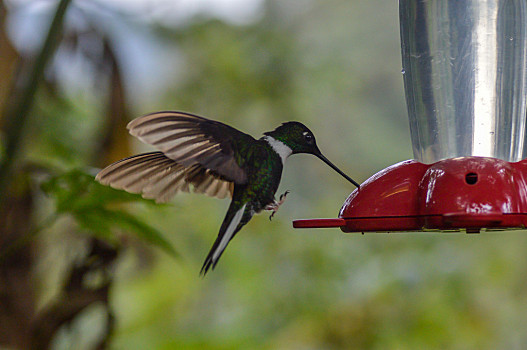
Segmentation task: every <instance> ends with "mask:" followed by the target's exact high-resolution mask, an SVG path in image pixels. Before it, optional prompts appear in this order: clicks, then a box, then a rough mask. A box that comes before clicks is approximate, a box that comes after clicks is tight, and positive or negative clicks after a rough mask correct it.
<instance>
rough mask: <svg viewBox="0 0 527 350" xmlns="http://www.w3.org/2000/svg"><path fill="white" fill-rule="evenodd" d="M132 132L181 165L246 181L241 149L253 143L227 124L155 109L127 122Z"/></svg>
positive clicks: (240, 181) (252, 139)
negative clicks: (155, 110)
mask: <svg viewBox="0 0 527 350" xmlns="http://www.w3.org/2000/svg"><path fill="white" fill-rule="evenodd" d="M128 129H129V130H130V134H132V135H133V136H135V137H137V138H139V139H140V140H141V141H143V142H145V143H148V144H151V145H153V146H155V147H156V148H157V149H159V150H160V151H161V152H163V153H164V154H165V155H166V156H167V157H168V158H170V159H172V160H174V161H176V162H177V163H178V164H180V165H182V166H185V167H191V166H195V165H198V166H200V167H201V168H204V169H208V170H210V171H212V172H213V173H214V174H216V175H217V176H220V177H221V178H223V179H225V180H227V181H231V182H234V183H239V184H242V183H245V182H247V173H246V171H245V170H244V169H243V164H242V162H243V157H242V156H241V155H240V150H241V149H243V148H244V145H248V144H250V143H251V142H254V141H255V140H254V138H253V137H252V136H250V135H247V134H245V133H242V132H241V131H238V130H236V129H234V128H232V127H230V126H228V125H226V124H223V123H220V122H217V121H214V120H209V119H206V118H203V117H199V116H196V115H192V114H188V113H183V112H171V111H166V112H156V113H152V114H147V115H145V116H143V117H140V118H137V119H135V120H133V121H131V122H130V123H129V124H128Z"/></svg>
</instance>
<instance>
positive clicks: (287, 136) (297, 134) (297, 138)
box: [264, 122, 359, 187]
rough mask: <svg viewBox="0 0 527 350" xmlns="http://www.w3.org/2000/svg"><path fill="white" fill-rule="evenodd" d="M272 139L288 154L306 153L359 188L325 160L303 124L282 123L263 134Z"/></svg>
mask: <svg viewBox="0 0 527 350" xmlns="http://www.w3.org/2000/svg"><path fill="white" fill-rule="evenodd" d="M264 134H265V135H266V136H270V137H272V138H273V139H275V140H277V141H280V142H281V143H283V144H284V145H285V146H287V147H288V148H290V149H291V152H290V153H289V154H291V153H292V154H295V153H308V154H312V155H314V156H316V157H318V158H319V159H320V160H322V161H323V162H324V163H326V164H327V165H329V166H330V167H331V168H332V169H333V170H335V171H336V172H338V173H339V174H340V175H342V176H343V177H344V178H346V180H348V181H349V182H351V183H352V184H354V185H355V186H357V187H359V184H358V183H357V182H355V181H354V180H353V179H351V178H350V177H349V176H348V175H346V174H344V173H343V172H342V171H341V170H340V169H339V168H337V167H336V166H335V165H334V164H333V163H331V162H330V161H329V159H327V158H326V157H325V156H324V155H323V154H322V152H320V149H319V148H318V146H317V143H316V141H315V135H313V133H312V132H311V130H309V129H308V128H307V127H306V126H305V125H304V124H302V123H299V122H287V123H283V124H282V125H280V126H279V127H277V128H276V129H274V130H273V131H269V132H266V133H264Z"/></svg>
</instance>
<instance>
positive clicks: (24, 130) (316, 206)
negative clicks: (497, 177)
mask: <svg viewBox="0 0 527 350" xmlns="http://www.w3.org/2000/svg"><path fill="white" fill-rule="evenodd" d="M58 4H59V2H58V1H51V0H0V77H1V79H0V113H1V114H0V127H1V133H0V138H1V140H2V148H1V149H0V151H1V152H2V153H1V155H2V166H3V168H2V169H0V213H1V217H2V219H1V220H0V230H1V231H0V347H2V348H7V349H18V348H23V349H26V348H35V349H45V348H52V349H104V348H110V349H423V348H427V349H497V348H500V349H522V348H525V347H526V346H527V332H525V330H526V329H527V283H526V282H527V281H526V279H527V278H526V276H527V258H526V257H525V255H526V254H525V247H527V236H526V235H525V232H523V231H509V232H485V233H481V234H479V235H467V234H462V233H405V234H385V233H378V234H377V233H373V234H371V233H370V234H365V235H360V234H343V233H342V232H341V231H340V230H338V229H313V230H295V229H293V228H292V225H291V221H292V220H294V219H299V218H314V217H329V218H330V217H336V216H337V215H338V211H339V209H340V207H341V205H342V203H343V202H344V200H345V199H346V198H347V196H348V195H349V193H350V192H351V191H352V190H353V189H354V188H353V187H351V185H350V184H349V183H348V182H347V181H345V180H344V179H343V178H341V177H340V176H339V175H338V174H336V173H334V172H333V171H332V170H331V169H329V168H328V167H327V166H326V165H325V164H323V163H322V162H320V161H319V160H318V159H316V158H315V157H312V156H308V155H298V156H294V157H291V158H289V160H288V163H287V165H286V167H285V171H284V173H283V178H282V183H281V186H280V189H279V191H278V193H282V192H284V191H285V190H290V191H291V193H290V195H289V196H288V198H287V201H286V202H285V204H284V205H283V206H282V207H281V208H280V210H279V212H278V213H277V215H275V217H274V218H273V221H272V222H269V220H268V215H266V214H264V215H260V216H256V217H255V218H253V220H252V221H251V222H250V223H249V224H248V225H247V226H246V227H245V228H244V229H243V230H242V231H241V232H240V234H239V235H238V236H237V238H236V239H234V240H233V241H232V242H231V244H230V245H229V247H228V249H227V251H226V253H225V254H224V256H223V257H222V259H221V262H220V263H219V264H218V266H217V268H216V269H215V270H214V271H213V272H212V273H209V274H208V275H207V276H206V278H200V277H199V269H200V267H201V264H202V262H203V260H204V258H205V256H206V254H207V252H208V251H209V249H210V246H211V245H212V243H213V241H214V239H215V238H216V235H217V232H218V230H219V226H220V224H221V221H222V220H223V216H224V213H225V211H226V209H227V206H228V203H229V201H228V200H218V199H214V198H209V197H206V196H200V195H195V194H186V193H183V194H178V195H177V196H176V197H175V198H174V200H173V201H172V202H170V203H169V204H164V205H157V204H155V203H153V202H151V201H147V200H143V199H141V198H140V197H139V196H136V195H129V194H126V193H124V192H120V191H116V190H112V189H109V188H107V187H104V186H100V185H98V184H97V183H95V182H94V181H93V176H94V174H96V172H97V170H98V169H100V168H101V167H104V166H105V165H108V164H109V163H111V162H113V161H116V160H118V159H120V158H124V157H126V156H129V155H132V154H135V153H139V152H142V151H148V150H151V148H148V147H147V146H145V145H142V144H140V143H139V142H137V140H134V139H132V137H130V136H129V135H128V133H127V131H126V128H125V126H126V124H127V122H128V121H129V120H131V119H133V118H136V117H138V116H141V115H143V114H146V113H149V112H153V111H158V110H181V111H187V112H192V113H195V114H198V115H202V116H205V117H208V118H212V119H216V120H219V121H222V122H225V123H227V124H230V125H232V126H234V127H236V128H238V129H240V130H242V131H245V132H247V133H249V134H252V135H253V136H255V137H259V136H260V135H261V133H262V132H264V131H268V130H272V129H274V128H275V127H276V126H278V125H279V124H280V123H282V122H284V121H289V120H298V121H301V122H303V123H305V124H306V125H308V127H309V128H310V129H311V130H313V132H314V133H315V135H316V137H317V142H318V144H319V146H320V148H321V149H322V151H323V152H324V154H325V155H326V156H327V157H328V158H329V159H331V160H332V161H333V162H334V163H335V164H337V165H338V166H339V167H340V168H341V169H342V170H343V171H344V172H346V173H347V174H349V175H350V176H351V177H353V178H354V179H355V180H357V181H359V182H362V181H364V180H366V179H367V178H368V177H370V176H371V175H373V174H374V173H376V172H377V171H379V170H381V169H383V168H385V167H387V166H389V165H392V164H394V163H396V162H399V161H402V160H406V159H411V158H413V154H412V153H411V141H410V134H409V130H408V122H407V117H406V105H405V100H404V93H403V81H402V74H401V58H400V41H399V24H398V7H397V2H396V1H389V2H387V1H383V0H354V1H344V0H325V1H322V0H303V1H301V0H179V1H171V0H156V1H146V0H145V1H141V0H134V1H129V0H126V1H125V0H105V1H102V0H100V1H95V0H74V1H64V0H62V1H61V2H60V4H61V5H62V6H63V8H62V12H63V16H61V15H60V13H59V12H60V10H59V11H57V5H58ZM57 14H58V15H57ZM54 16H55V18H56V21H55V22H54V23H55V24H56V28H59V29H62V30H59V31H57V32H56V33H54V36H53V33H51V35H48V29H49V27H50V23H51V21H52V18H54ZM46 37H48V38H50V39H49V41H47V42H46V44H44V42H45V40H46ZM46 53H47V57H48V59H47V60H46ZM24 108H26V109H27V110H25V109H24Z"/></svg>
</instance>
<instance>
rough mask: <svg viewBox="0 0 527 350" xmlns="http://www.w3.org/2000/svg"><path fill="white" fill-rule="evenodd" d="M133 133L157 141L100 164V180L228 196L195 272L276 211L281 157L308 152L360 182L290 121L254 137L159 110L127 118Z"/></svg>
mask: <svg viewBox="0 0 527 350" xmlns="http://www.w3.org/2000/svg"><path fill="white" fill-rule="evenodd" d="M127 128H128V130H129V132H130V134H131V135H133V136H135V137H137V138H138V139H139V140H141V141H143V142H144V143H147V144H150V145H152V146H154V147H155V148H157V149H158V151H156V152H149V153H143V154H138V155H135V156H131V157H128V158H125V159H122V160H119V161H117V162H115V163H113V164H111V165H109V166H107V167H106V168H104V169H103V170H101V171H100V172H99V173H98V174H97V176H96V178H95V179H96V180H97V181H99V182H100V183H101V184H104V185H109V186H111V187H113V188H117V189H122V190H125V191H128V192H131V193H140V194H142V196H143V197H144V198H149V199H154V200H155V201H156V202H166V201H168V200H169V199H170V198H171V197H173V196H174V195H175V194H176V193H177V192H179V191H183V192H190V190H191V186H192V191H193V192H195V193H204V194H206V195H208V196H211V197H218V198H225V197H228V196H230V197H231V198H232V200H231V203H230V205H229V208H228V210H227V214H226V215H225V218H224V219H223V222H222V224H221V227H220V230H219V233H218V237H217V238H216V240H215V242H214V244H213V245H212V248H211V249H210V252H209V253H208V255H207V257H206V259H205V262H204V263H203V266H202V268H201V271H200V274H201V275H202V276H205V275H206V274H207V272H208V271H209V269H211V268H212V269H214V267H215V266H216V264H217V263H218V261H219V259H220V257H221V255H222V254H223V252H224V251H225V248H226V247H227V244H228V243H229V242H230V241H231V239H232V238H233V237H234V236H235V235H236V233H238V231H240V229H241V228H242V227H243V226H244V225H245V224H247V223H248V222H249V220H251V218H252V217H253V215H254V214H257V213H259V212H261V211H262V210H269V211H272V214H271V216H270V219H271V218H272V216H273V215H274V214H275V213H276V211H277V210H278V208H279V207H280V205H281V204H282V203H283V201H284V200H285V198H286V196H287V193H288V192H289V191H287V192H285V193H284V194H283V195H281V196H280V197H279V200H276V198H275V194H276V191H277V190H278V185H279V184H280V179H281V177H282V169H283V167H284V163H285V161H286V159H287V158H288V157H289V156H290V155H292V154H297V153H308V154H312V155H314V156H316V157H318V158H319V159H321V160H322V161H323V162H325V163H326V164H327V165H329V166H330V167H331V168H332V169H334V170H335V171H336V172H337V173H339V174H340V175H342V176H343V177H344V178H345V179H347V180H348V181H349V182H351V183H352V184H353V185H355V186H356V187H357V188H359V184H358V183H357V182H355V181H354V180H353V179H351V178H350V177H349V176H347V175H346V174H345V173H343V172H342V171H341V170H340V169H339V168H337V167H336V166H335V165H334V164H333V163H331V162H330V161H329V160H328V159H327V158H326V157H325V156H324V155H323V154H322V152H321V151H320V150H319V148H318V146H317V144H316V142H315V136H314V135H313V133H312V132H311V131H310V130H309V129H308V128H307V127H306V126H305V125H304V124H302V123H300V122H296V121H290V122H286V123H283V124H282V125H280V126H278V127H277V128H276V129H274V130H273V131H268V132H265V133H264V134H263V136H262V137H261V138H259V139H255V138H253V137H252V136H250V135H248V134H246V133H243V132H241V131H239V130H237V129H235V128H233V127H231V126H229V125H227V124H224V123H221V122H219V121H215V120H211V119H207V118H203V117H200V116H197V115H194V114H190V113H185V112H176V111H162V112H155V113H151V114H147V115H144V116H142V117H139V118H137V119H134V120H132V121H131V122H130V123H129V124H128V126H127Z"/></svg>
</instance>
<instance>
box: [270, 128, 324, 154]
mask: <svg viewBox="0 0 527 350" xmlns="http://www.w3.org/2000/svg"><path fill="white" fill-rule="evenodd" d="M264 134H265V135H267V136H271V137H272V138H274V139H275V140H278V141H280V142H282V143H283V144H284V145H286V146H287V147H289V148H291V151H292V153H293V154H295V153H309V154H314V155H318V154H319V153H320V150H319V149H318V146H317V143H316V141H315V135H313V133H312V132H311V130H309V129H308V128H307V126H305V125H304V124H302V123H300V122H287V123H283V124H282V125H280V126H279V127H277V128H276V129H274V130H273V131H268V132H266V133H264Z"/></svg>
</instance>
